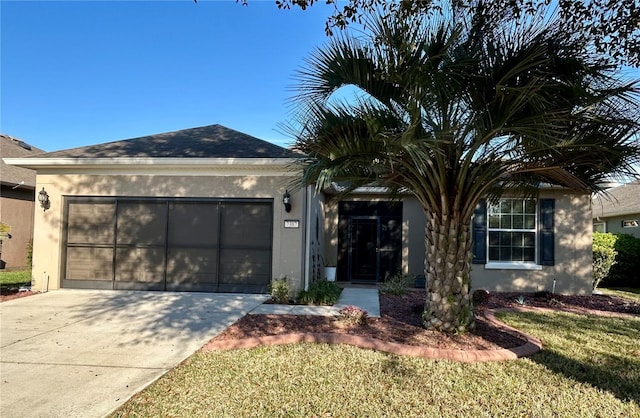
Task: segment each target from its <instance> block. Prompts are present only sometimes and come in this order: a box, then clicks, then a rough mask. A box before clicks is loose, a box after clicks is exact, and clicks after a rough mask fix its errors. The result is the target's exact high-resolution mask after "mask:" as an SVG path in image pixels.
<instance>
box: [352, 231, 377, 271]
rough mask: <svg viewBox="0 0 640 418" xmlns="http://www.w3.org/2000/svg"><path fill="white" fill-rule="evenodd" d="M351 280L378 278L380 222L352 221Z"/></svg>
mask: <svg viewBox="0 0 640 418" xmlns="http://www.w3.org/2000/svg"><path fill="white" fill-rule="evenodd" d="M350 250H351V251H350V254H351V260H350V261H351V263H350V264H351V280H356V281H357V280H365V281H376V280H377V278H378V220H377V219H357V218H356V219H352V220H351V248H350Z"/></svg>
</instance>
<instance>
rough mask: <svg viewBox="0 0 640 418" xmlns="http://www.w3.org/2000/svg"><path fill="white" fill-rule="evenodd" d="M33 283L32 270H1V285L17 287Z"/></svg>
mask: <svg viewBox="0 0 640 418" xmlns="http://www.w3.org/2000/svg"><path fill="white" fill-rule="evenodd" d="M29 283H31V270H15V271H3V272H0V286H1V287H15V286H22V285H25V284H29Z"/></svg>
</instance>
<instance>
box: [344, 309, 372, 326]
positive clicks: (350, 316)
mask: <svg viewBox="0 0 640 418" xmlns="http://www.w3.org/2000/svg"><path fill="white" fill-rule="evenodd" d="M338 314H339V316H338V317H339V318H340V320H341V321H344V322H346V323H348V324H353V325H363V324H366V323H367V318H368V314H367V311H365V310H362V309H360V308H358V307H357V306H351V305H349V306H345V307H344V308H342V309H340V310H339V311H338Z"/></svg>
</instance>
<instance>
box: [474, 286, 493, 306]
mask: <svg viewBox="0 0 640 418" xmlns="http://www.w3.org/2000/svg"><path fill="white" fill-rule="evenodd" d="M471 297H472V300H473V304H474V305H480V304H482V303H483V302H484V301H486V300H487V299H489V291H487V290H485V289H478V290H474V292H473V295H472V296H471Z"/></svg>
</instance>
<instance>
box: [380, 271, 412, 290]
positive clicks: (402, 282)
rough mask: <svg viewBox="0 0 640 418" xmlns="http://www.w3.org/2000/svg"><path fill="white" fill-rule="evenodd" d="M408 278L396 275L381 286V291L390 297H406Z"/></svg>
mask: <svg viewBox="0 0 640 418" xmlns="http://www.w3.org/2000/svg"><path fill="white" fill-rule="evenodd" d="M407 286H408V277H407V276H403V275H402V274H399V273H398V274H396V275H395V276H393V277H390V278H389V279H387V280H386V281H385V282H384V283H382V284H380V288H379V291H380V293H383V294H388V295H404V294H406V293H407Z"/></svg>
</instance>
